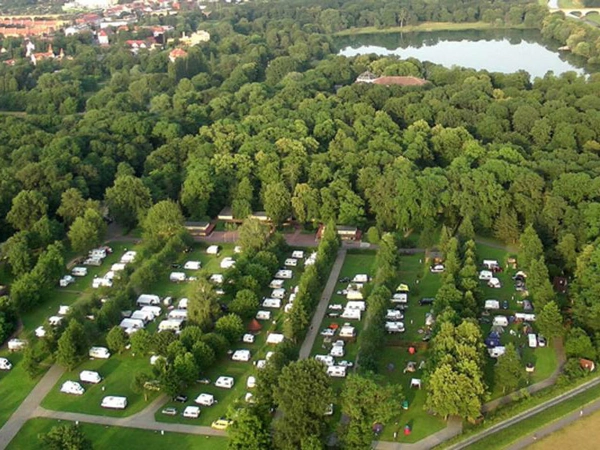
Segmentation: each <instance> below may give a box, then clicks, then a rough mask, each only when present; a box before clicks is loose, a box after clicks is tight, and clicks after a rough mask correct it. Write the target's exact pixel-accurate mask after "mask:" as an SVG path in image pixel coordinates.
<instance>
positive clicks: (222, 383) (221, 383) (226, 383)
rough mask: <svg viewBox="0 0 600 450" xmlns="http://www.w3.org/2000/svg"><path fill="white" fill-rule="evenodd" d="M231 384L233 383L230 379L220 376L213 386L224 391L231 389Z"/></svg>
mask: <svg viewBox="0 0 600 450" xmlns="http://www.w3.org/2000/svg"><path fill="white" fill-rule="evenodd" d="M233 383H234V381H233V378H232V377H224V376H222V377H219V378H217V381H215V386H216V387H220V388H224V389H231V388H232V387H233Z"/></svg>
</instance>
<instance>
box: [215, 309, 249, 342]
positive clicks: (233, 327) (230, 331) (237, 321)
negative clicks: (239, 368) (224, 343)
mask: <svg viewBox="0 0 600 450" xmlns="http://www.w3.org/2000/svg"><path fill="white" fill-rule="evenodd" d="M215 331H216V332H217V333H221V334H222V335H223V336H225V338H226V339H227V340H228V341H229V342H230V343H231V344H234V343H235V342H239V341H240V340H241V339H242V336H243V335H244V322H243V321H242V318H241V317H240V316H238V315H237V314H233V313H231V314H227V315H226V316H223V317H221V318H219V320H217V322H216V323H215Z"/></svg>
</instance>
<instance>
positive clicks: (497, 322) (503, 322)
mask: <svg viewBox="0 0 600 450" xmlns="http://www.w3.org/2000/svg"><path fill="white" fill-rule="evenodd" d="M492 325H493V326H495V327H507V326H508V318H507V317H506V316H496V317H494V320H493V322H492Z"/></svg>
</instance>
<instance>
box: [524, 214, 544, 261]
mask: <svg viewBox="0 0 600 450" xmlns="http://www.w3.org/2000/svg"><path fill="white" fill-rule="evenodd" d="M543 254H544V247H543V246H542V241H540V238H539V237H538V235H537V233H536V231H535V229H534V228H533V225H529V226H528V227H527V228H525V231H524V232H523V234H521V239H520V241H519V267H520V268H522V269H523V270H525V271H527V270H529V265H530V264H531V261H533V260H534V259H539V258H540V257H541V256H543Z"/></svg>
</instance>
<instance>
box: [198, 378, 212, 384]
mask: <svg viewBox="0 0 600 450" xmlns="http://www.w3.org/2000/svg"><path fill="white" fill-rule="evenodd" d="M196 382H197V383H200V384H210V378H200V379H199V380H197V381H196Z"/></svg>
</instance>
